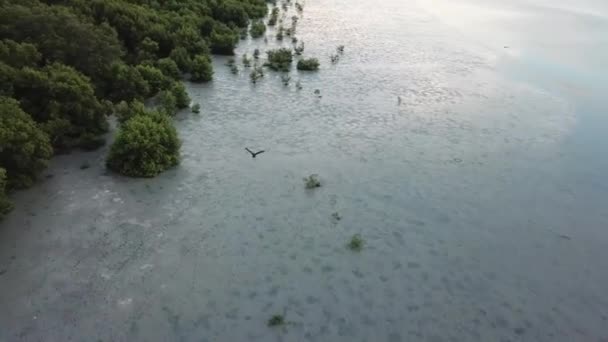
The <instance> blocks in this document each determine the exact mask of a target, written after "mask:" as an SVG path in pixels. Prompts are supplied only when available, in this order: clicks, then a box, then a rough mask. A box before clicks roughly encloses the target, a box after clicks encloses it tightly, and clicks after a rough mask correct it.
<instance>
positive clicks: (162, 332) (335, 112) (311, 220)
mask: <svg viewBox="0 0 608 342" xmlns="http://www.w3.org/2000/svg"><path fill="white" fill-rule="evenodd" d="M292 10H293V9H292ZM286 22H289V18H287V19H286ZM607 32H608V6H607V5H605V3H604V2H603V1H592V0H586V1H584V2H582V3H581V1H567V2H561V4H560V5H559V6H556V5H554V4H552V3H551V2H549V1H545V0H528V1H522V0H520V1H510V2H508V4H503V3H502V2H498V1H481V0H470V1H464V0H459V1H453V0H420V1H404V0H385V1H371V0H357V1H345V0H334V1H330V0H315V1H308V2H306V3H305V6H304V13H303V17H302V18H301V20H300V23H299V25H298V33H297V36H298V38H299V39H301V40H304V42H305V44H306V50H305V56H307V57H308V56H316V57H319V58H320V59H321V62H322V66H321V70H320V71H319V72H317V73H304V72H302V73H299V72H297V71H295V70H293V71H292V72H291V73H290V74H291V77H292V82H291V84H290V85H289V86H288V87H285V86H283V85H282V83H281V80H280V74H279V73H272V72H266V76H265V77H264V79H263V80H261V82H260V83H258V84H257V85H255V86H254V85H252V84H251V83H250V82H249V76H248V73H249V72H248V71H241V73H240V74H239V75H237V76H235V75H232V74H230V72H229V69H228V67H226V66H225V65H224V64H225V62H226V58H216V59H215V60H214V64H215V65H214V66H215V70H216V73H215V80H214V82H212V83H210V84H204V85H194V84H192V85H189V90H190V93H191V96H192V98H193V100H194V101H195V102H200V103H201V105H202V113H201V114H200V115H195V114H191V113H187V112H184V113H181V114H180V115H178V117H177V119H176V124H177V126H178V129H179V131H180V135H181V137H182V140H183V149H182V155H183V161H182V163H181V165H180V166H179V167H178V168H176V169H174V170H170V171H168V172H166V173H164V174H162V175H161V176H159V177H157V178H154V179H135V180H134V179H127V178H123V177H119V176H116V175H112V174H108V173H107V172H106V171H105V170H104V167H103V160H104V154H105V151H98V152H94V153H80V154H72V155H68V156H59V157H57V158H55V159H54V160H53V165H52V166H51V168H50V169H49V170H48V171H47V174H49V175H51V174H52V175H53V177H52V178H48V179H46V180H44V181H43V182H41V183H40V184H39V185H37V186H36V187H34V188H32V189H30V190H27V191H23V192H20V193H18V194H17V195H16V196H15V204H16V210H15V211H14V212H13V213H12V214H11V215H10V216H9V217H8V218H7V219H6V220H5V221H4V222H3V223H2V225H1V226H0V228H1V229H0V274H1V275H0V304H1V305H2V307H3V308H4V310H2V311H0V340H6V341H12V340H24V341H37V340H44V341H51V340H53V341H67V340H77V341H81V340H86V341H91V340H104V341H169V340H180V341H182V340H183V341H305V340H310V341H418V340H421V341H606V340H608V328H606V326H607V324H608V294H607V293H606V289H607V288H608V271H607V269H606V267H605V260H606V258H607V253H608V252H607V248H606V247H607V246H608V232H606V228H607V227H608V210H606V204H605V199H606V196H607V195H608V180H607V179H606V178H605V175H606V174H607V173H608V157H607V155H606V152H605V149H606V146H607V142H608V138H607V137H606V134H605V132H606V129H607V128H608V120H607V118H606V116H605V113H606V108H608V106H607V101H606V99H605V98H603V97H602V95H605V94H606V90H607V89H606V85H605V82H604V81H605V80H606V79H607V78H608V75H607V73H608V71H607V69H606V68H605V64H602V63H605V61H606V60H608V58H607V57H608V35H607V34H606V33H607ZM268 35H269V43H268V44H265V43H264V42H263V40H261V39H260V40H246V41H242V43H241V44H240V46H239V48H238V51H237V52H238V53H237V55H238V56H240V55H241V54H242V53H245V52H247V53H249V54H251V53H252V52H253V49H254V48H256V47H259V48H261V49H262V51H264V50H265V49H267V48H271V47H274V46H275V44H276V42H274V34H273V31H272V30H271V31H269V32H268ZM283 44H284V45H291V44H290V43H289V42H288V40H287V39H286V40H285V41H284V43H283ZM341 44H343V45H345V46H346V49H345V53H344V55H343V56H342V57H341V59H340V61H339V62H338V63H337V64H335V65H332V64H331V63H330V62H329V55H330V54H331V53H333V52H334V51H335V47H336V46H337V45H341ZM239 61H240V58H239ZM239 67H240V68H241V69H242V65H240V64H239ZM294 69H295V68H294ZM297 80H299V81H300V82H301V84H302V86H303V89H302V90H299V91H298V90H296V87H295V82H296V81H297ZM315 89H319V90H320V92H321V97H318V96H317V95H315V94H314V90H315ZM398 97H400V98H401V99H402V101H401V104H398ZM246 146H248V147H250V148H252V149H265V150H266V153H264V154H261V155H260V156H258V158H256V159H252V158H250V157H249V155H248V154H247V153H246V152H245V151H244V147H246ZM84 161H88V162H90V163H91V164H92V165H93V167H91V168H90V169H87V170H80V169H79V166H80V165H81V164H82V162H84ZM312 173H316V174H319V177H320V179H321V181H322V182H323V186H322V187H321V188H319V189H316V190H313V191H311V190H305V189H304V183H303V181H302V178H303V177H304V176H307V175H309V174H312ZM334 212H338V213H339V215H340V216H341V217H342V219H341V220H340V221H336V220H333V219H332V213H334ZM353 234H361V236H362V237H363V239H364V240H365V246H364V249H363V250H362V251H361V252H359V253H356V252H351V251H349V250H348V249H346V247H345V245H346V243H347V241H348V240H349V239H350V237H351V236H352V235H353ZM277 313H280V314H284V315H285V318H286V320H287V321H288V323H289V324H287V325H286V326H285V327H282V328H268V327H267V326H266V321H267V320H268V319H269V318H270V317H271V316H272V315H274V314H277Z"/></svg>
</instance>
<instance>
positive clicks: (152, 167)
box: [106, 111, 180, 177]
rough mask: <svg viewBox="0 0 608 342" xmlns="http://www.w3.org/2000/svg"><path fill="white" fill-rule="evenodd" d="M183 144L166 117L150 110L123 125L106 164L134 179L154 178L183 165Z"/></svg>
mask: <svg viewBox="0 0 608 342" xmlns="http://www.w3.org/2000/svg"><path fill="white" fill-rule="evenodd" d="M179 148H180V141H179V138H178V137H177V131H176V130H175V127H174V126H173V123H172V122H171V120H170V119H169V117H167V116H166V115H165V114H163V113H160V112H154V111H146V112H145V113H141V114H137V115H135V116H133V117H132V118H131V119H129V120H127V121H126V122H125V123H124V124H122V125H121V127H120V129H119V131H118V133H117V135H116V140H115V142H114V144H112V146H111V148H110V154H109V155H108V159H107V161H106V165H107V166H108V168H110V169H111V170H113V171H115V172H118V173H120V174H123V175H126V176H131V177H154V176H156V175H157V174H159V173H161V172H162V171H164V170H167V169H169V168H171V167H173V166H175V165H177V164H178V163H179Z"/></svg>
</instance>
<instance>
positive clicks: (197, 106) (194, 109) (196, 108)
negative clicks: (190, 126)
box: [192, 103, 201, 114]
mask: <svg viewBox="0 0 608 342" xmlns="http://www.w3.org/2000/svg"><path fill="white" fill-rule="evenodd" d="M200 112H201V105H200V104H198V103H196V104H194V105H193V106H192V113H194V114H198V113H200Z"/></svg>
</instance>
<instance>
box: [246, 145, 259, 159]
mask: <svg viewBox="0 0 608 342" xmlns="http://www.w3.org/2000/svg"><path fill="white" fill-rule="evenodd" d="M245 150H247V152H249V153H250V154H251V158H255V156H257V155H258V154H260V153H264V150H261V151H257V152H253V151H252V150H250V149H248V148H247V147H245Z"/></svg>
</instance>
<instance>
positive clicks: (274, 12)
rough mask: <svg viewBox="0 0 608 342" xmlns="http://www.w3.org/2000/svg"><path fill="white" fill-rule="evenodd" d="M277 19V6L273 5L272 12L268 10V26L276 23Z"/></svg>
mask: <svg viewBox="0 0 608 342" xmlns="http://www.w3.org/2000/svg"><path fill="white" fill-rule="evenodd" d="M278 19H279V8H278V7H274V8H273V9H272V12H270V19H268V26H274V25H276V24H277V20H278Z"/></svg>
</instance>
